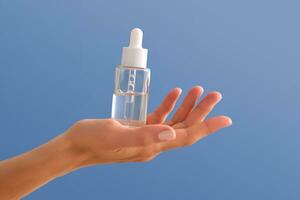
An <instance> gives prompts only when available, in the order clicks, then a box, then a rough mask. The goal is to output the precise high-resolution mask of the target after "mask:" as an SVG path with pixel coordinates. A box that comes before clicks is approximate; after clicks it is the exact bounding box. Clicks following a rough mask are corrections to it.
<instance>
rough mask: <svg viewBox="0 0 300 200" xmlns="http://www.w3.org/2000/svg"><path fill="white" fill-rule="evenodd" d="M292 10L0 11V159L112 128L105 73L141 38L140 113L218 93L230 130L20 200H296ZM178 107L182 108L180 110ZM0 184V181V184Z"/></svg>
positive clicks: (97, 4)
mask: <svg viewBox="0 0 300 200" xmlns="http://www.w3.org/2000/svg"><path fill="white" fill-rule="evenodd" d="M299 7H300V3H299V1H296V0H295V1H292V0H286V1H276V0H275V1H274V0H253V1H239V0H228V1H222V0H209V1H199V0H198V1H197V0H188V1H177V0H173V1H158V0H152V1H137V0H136V1H115V0H111V1H95V0H89V1H83V0H81V1H80V0H72V1H71V0H70V1H66V0H63V1H61V0H60V1H58V0H51V1H37V0H36V1H33V0H27V1H17V0H9V1H5V0H1V1H0V136H1V137H0V159H6V158H9V157H11V156H14V155H17V154H20V153H22V152H24V151H27V150H30V149H32V148H34V147H36V146H38V145H40V144H42V143H44V142H46V141H48V140H49V139H51V138H53V137H55V136H56V135H58V134H59V133H61V132H63V131H64V130H66V129H67V128H68V127H69V126H71V125H72V124H73V123H74V122H75V121H76V120H79V119H82V118H107V117H110V109H111V95H112V91H113V79H114V68H115V66H116V65H117V64H119V63H120V55H121V47H123V46H126V45H127V44H128V39H129V31H130V29H132V28H133V27H140V28H142V29H143V30H144V39H145V40H144V46H145V47H147V48H149V62H148V63H149V67H150V68H151V69H152V79H151V95H150V108H149V110H150V111H151V110H153V109H154V108H155V106H157V105H158V104H159V103H160V102H161V100H162V99H163V97H164V95H165V94H166V93H167V92H168V91H169V90H170V89H171V88H173V87H175V86H180V87H182V88H183V90H184V94H185V93H186V91H187V90H188V89H189V88H190V87H192V86H193V85H195V84H201V85H202V86H203V87H204V88H205V89H206V92H207V91H210V90H220V91H221V92H222V93H223V101H222V103H221V104H220V105H219V106H218V107H217V108H216V109H215V111H214V112H213V115H216V114H228V115H229V116H231V117H232V118H233V121H234V125H233V126H232V127H231V128H229V129H226V130H222V131H220V132H219V133H217V134H215V135H212V136H210V137H208V138H205V139H204V140H202V141H200V142H199V143H198V144H197V145H195V146H193V147H190V148H185V149H178V150H175V151H172V152H168V153H165V154H163V155H161V156H159V157H158V158H157V159H155V160H154V161H153V162H150V163H146V164H144V163H142V164H140V163H138V164H132V163H131V164H118V165H106V166H96V167H90V168H86V169H82V170H79V171H77V172H74V173H72V174H70V175H67V176H65V177H63V178H59V179H57V180H55V181H53V182H51V183H49V184H48V185H46V186H45V187H43V188H41V189H40V190H38V191H36V192H34V193H33V194H31V195H30V196H29V197H27V198H26V199H43V200H47V199H51V200H52V199H143V200H153V199H174V200H175V199H191V200H192V199H197V200H198V199H243V200H244V199H251V200H252V199H272V200H275V199H299V198H300V192H299V185H300V176H299V175H300V154H299V145H300V129H299V119H300V104H299V101H300V94H299V87H300V80H299V79H300V69H299V67H300V61H299V58H300V49H299V46H300V40H299V35H300V28H299V20H300V13H299ZM180 101H182V98H181V99H180ZM0 181H1V180H0Z"/></svg>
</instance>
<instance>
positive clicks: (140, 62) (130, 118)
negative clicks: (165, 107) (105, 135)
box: [111, 28, 150, 126]
mask: <svg viewBox="0 0 300 200" xmlns="http://www.w3.org/2000/svg"><path fill="white" fill-rule="evenodd" d="M142 37H143V32H142V31H141V30H140V29H138V28H135V29H133V30H132V31H131V36H130V44H129V46H128V47H124V48H123V53H122V61H121V65H119V66H117V68H116V71H115V89H114V94H113V99H112V112H111V117H112V118H113V119H116V120H118V121H120V122H121V123H122V124H124V125H128V126H142V125H144V124H146V120H147V107H148V96H149V86H150V69H149V68H147V67H146V65H147V53H148V50H147V49H144V48H142Z"/></svg>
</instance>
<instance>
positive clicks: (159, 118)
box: [147, 88, 182, 124]
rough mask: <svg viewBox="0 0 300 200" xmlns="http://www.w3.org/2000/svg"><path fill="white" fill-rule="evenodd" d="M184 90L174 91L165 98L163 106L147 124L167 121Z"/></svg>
mask: <svg viewBox="0 0 300 200" xmlns="http://www.w3.org/2000/svg"><path fill="white" fill-rule="evenodd" d="M181 92H182V90H181V89H180V88H174V89H172V90H171V91H170V92H169V94H168V95H167V96H166V97H165V99H164V100H163V102H162V104H161V105H160V106H159V107H158V108H157V109H156V110H155V111H154V112H153V113H151V114H149V115H148V117H147V124H158V123H162V122H163V121H165V119H166V118H167V116H168V114H169V113H170V112H171V111H172V110H173V108H174V106H175V104H176V102H177V100H178V98H179V97H180V94H181Z"/></svg>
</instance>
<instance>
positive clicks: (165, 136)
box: [158, 131, 176, 141]
mask: <svg viewBox="0 0 300 200" xmlns="http://www.w3.org/2000/svg"><path fill="white" fill-rule="evenodd" d="M158 138H159V139H160V140H162V141H167V140H174V139H175V138H176V135H175V133H174V131H163V132H160V133H159V135H158Z"/></svg>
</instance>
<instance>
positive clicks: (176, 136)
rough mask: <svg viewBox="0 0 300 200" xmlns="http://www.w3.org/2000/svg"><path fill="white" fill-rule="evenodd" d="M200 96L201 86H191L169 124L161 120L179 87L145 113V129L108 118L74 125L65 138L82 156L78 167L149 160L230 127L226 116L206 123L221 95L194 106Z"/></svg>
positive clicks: (172, 102) (174, 102)
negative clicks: (153, 108)
mask: <svg viewBox="0 0 300 200" xmlns="http://www.w3.org/2000/svg"><path fill="white" fill-rule="evenodd" d="M202 93H203V89H202V87H200V86H195V87H193V88H192V89H191V90H190V91H189V93H188V94H187V96H186V97H185V99H184V101H183V103H182V105H181V106H180V107H179V109H178V110H177V112H176V114H175V115H174V116H173V117H172V118H171V120H170V121H165V119H166V117H167V116H168V114H169V113H170V112H171V111H172V109H173V108H174V106H175V104H176V102H177V100H178V98H179V96H180V94H181V89H180V88H175V89H173V90H171V91H170V92H169V94H168V95H167V96H166V97H165V99H164V100H163V102H162V104H161V105H160V106H159V107H158V108H157V109H156V110H155V112H153V113H151V114H149V116H148V118H147V125H145V126H142V127H127V126H123V125H122V124H121V123H119V122H118V121H116V120H112V119H86V120H81V121H79V122H77V123H76V124H75V125H74V126H73V127H71V128H70V129H69V130H68V131H67V133H66V134H65V135H66V137H67V138H68V140H70V141H71V142H72V144H73V146H74V149H75V150H76V151H79V152H80V154H81V155H85V157H86V158H85V160H84V162H82V164H81V166H86V165H93V164H104V163H115V162H137V161H149V160H151V159H153V158H154V157H155V156H157V155H158V154H159V153H160V152H162V151H166V150H169V149H173V148H178V147H184V146H189V145H192V144H194V143H195V142H197V141H198V140H200V139H202V138H203V137H205V136H207V135H209V134H211V133H213V132H216V131H217V130H219V129H221V128H224V127H227V126H230V125H231V124H232V122H231V119H230V118H229V117H226V116H217V117H212V118H210V119H207V120H206V117H207V115H208V114H209V113H210V112H211V111H212V109H213V108H214V106H215V105H216V104H217V103H218V102H219V101H220V100H221V98H222V96H221V94H220V93H219V92H210V93H209V94H208V95H207V96H206V97H204V98H203V100H202V101H201V102H200V103H199V104H198V105H196V106H195V104H196V102H197V100H198V99H199V98H200V96H201V95H202Z"/></svg>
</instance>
